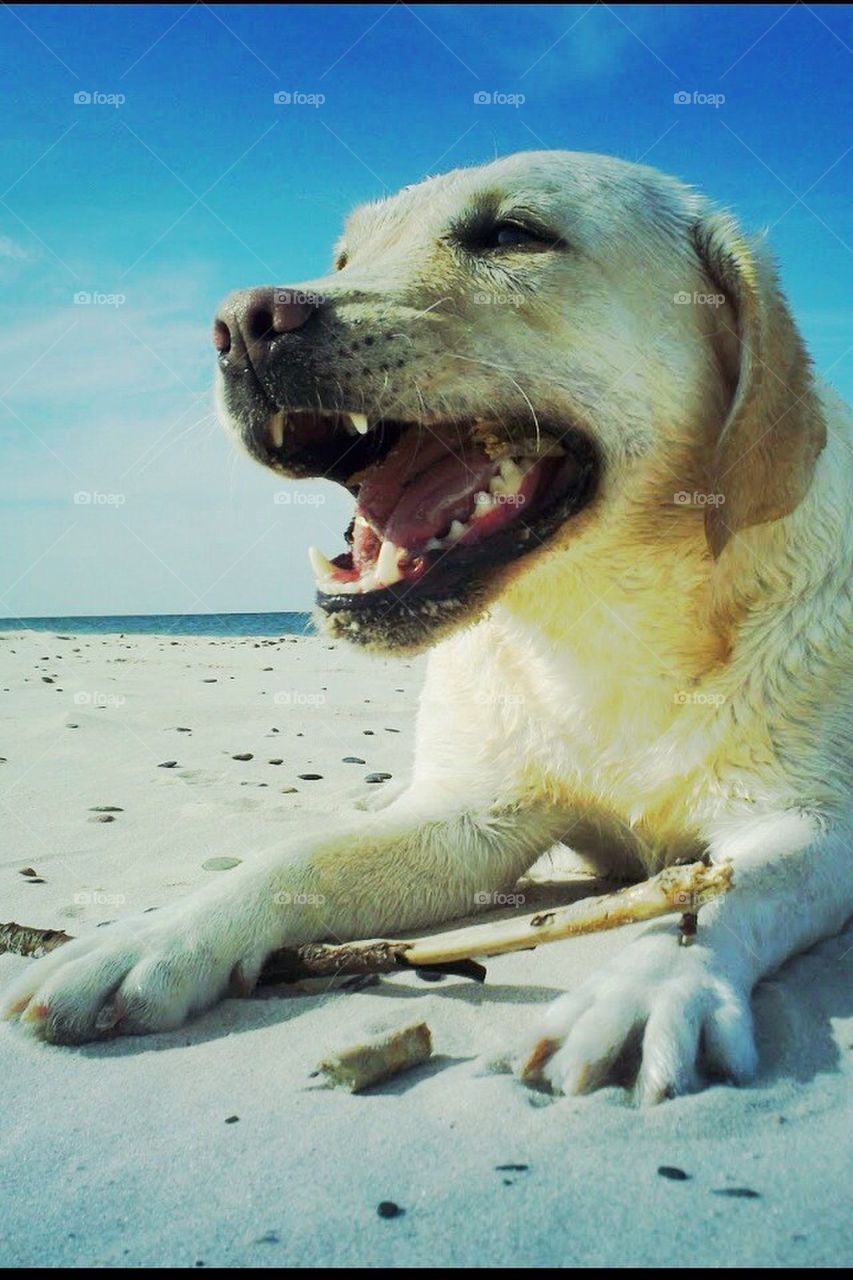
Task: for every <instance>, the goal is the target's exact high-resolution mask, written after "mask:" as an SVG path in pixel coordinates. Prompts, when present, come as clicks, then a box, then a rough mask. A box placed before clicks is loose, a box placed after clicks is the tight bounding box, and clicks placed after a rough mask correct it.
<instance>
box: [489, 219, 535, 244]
mask: <svg viewBox="0 0 853 1280" xmlns="http://www.w3.org/2000/svg"><path fill="white" fill-rule="evenodd" d="M542 243H543V241H542V239H541V237H540V236H537V235H535V234H534V232H532V231H528V230H527V228H526V227H520V226H519V225H518V223H517V222H499V223H498V224H497V226H496V227H493V228H492V230H491V232H489V233H488V234H487V235H486V237H485V239H484V244H483V248H484V249H514V248H525V249H526V248H527V247H528V246H529V245H534V246H535V245H541V244H542Z"/></svg>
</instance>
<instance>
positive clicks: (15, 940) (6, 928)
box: [0, 920, 71, 960]
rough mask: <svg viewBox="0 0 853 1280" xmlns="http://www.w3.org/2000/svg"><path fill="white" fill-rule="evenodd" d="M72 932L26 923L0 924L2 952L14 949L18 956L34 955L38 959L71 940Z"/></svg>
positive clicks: (0, 948)
mask: <svg viewBox="0 0 853 1280" xmlns="http://www.w3.org/2000/svg"><path fill="white" fill-rule="evenodd" d="M70 941H71V934H70V933H63V932H62V930H61V929H31V928H30V927H29V926H28V925H25V924H15V922H14V920H11V921H10V922H9V923H8V924H0V954H2V953H3V952H4V951H13V952H14V953H15V955H17V956H32V957H33V959H34V960H38V959H39V957H40V956H46V955H47V953H48V952H49V951H53V949H54V947H61V946H62V944H63V942H70Z"/></svg>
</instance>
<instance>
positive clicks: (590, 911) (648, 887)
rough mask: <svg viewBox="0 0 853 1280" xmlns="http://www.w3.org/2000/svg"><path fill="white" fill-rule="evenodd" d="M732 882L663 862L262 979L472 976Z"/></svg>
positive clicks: (24, 936)
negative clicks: (532, 908)
mask: <svg viewBox="0 0 853 1280" xmlns="http://www.w3.org/2000/svg"><path fill="white" fill-rule="evenodd" d="M731 884H732V868H731V866H730V865H729V864H728V863H725V864H723V865H721V866H716V867H709V866H706V864H705V863H704V862H694V863H691V864H689V865H688V866H674V867H667V868H666V870H664V871H661V872H660V874H659V875H656V876H653V877H652V878H651V879H650V880H644V881H642V882H641V883H640V884H633V885H629V886H628V888H627V889H620V890H619V891H618V892H616V893H607V894H603V895H601V896H599V897H594V898H584V899H582V900H581V901H580V902H574V903H572V904H571V906H568V907H556V908H554V909H553V910H552V911H540V912H537V913H536V914H535V915H532V916H522V917H517V918H511V919H509V920H496V921H492V922H491V923H488V924H476V925H468V926H466V927H465V928H464V929H454V930H450V931H449V932H447V933H437V934H434V935H433V936H431V937H423V938H414V939H409V940H408V941H406V940H396V941H395V940H391V939H386V938H368V939H366V940H364V941H360V942H343V943H338V944H331V943H319V942H318V943H307V944H305V945H303V946H300V947H283V948H282V949H281V950H280V951H275V952H273V954H272V955H271V956H270V957H269V959H268V960H267V963H266V965H265V966H264V971H263V973H262V975H261V980H262V981H264V982H270V981H272V982H298V981H299V980H300V979H304V978H323V977H326V978H328V977H338V976H344V975H348V974H362V973H392V972H394V971H395V970H399V969H400V968H401V967H402V968H417V969H426V968H429V967H430V966H435V967H437V968H438V967H441V968H444V970H445V971H446V972H447V971H449V972H453V971H456V972H460V973H464V974H467V975H468V976H472V977H476V976H478V975H477V969H478V968H479V966H476V965H474V964H473V963H471V957H472V956H485V955H503V954H505V953H506V952H510V951H524V950H528V949H530V948H532V947H538V946H540V945H541V944H543V943H546V942H558V941H560V940H561V939H562V938H572V937H577V936H578V935H579V934H583V933H598V932H600V931H601V930H604V929H617V928H619V927H620V926H621V925H625V924H635V923H637V921H640V920H653V919H655V917H657V916H664V915H669V914H671V913H673V912H678V913H679V914H680V915H691V916H692V915H695V914H696V913H697V912H698V910H699V907H700V906H701V905H702V903H704V902H706V901H708V900H709V899H711V898H715V897H717V896H718V895H719V894H721V893H725V892H727V890H728V889H729V888H730V887H731ZM70 941H71V938H70V937H69V935H68V934H67V933H62V932H61V931H58V930H54V929H32V928H29V927H27V926H25V925H20V924H14V923H11V924H0V951H13V952H16V953H17V954H18V955H29V956H40V955H46V954H47V953H48V952H49V951H52V950H53V949H54V948H55V947H58V946H61V945H62V944H63V943H65V942H70Z"/></svg>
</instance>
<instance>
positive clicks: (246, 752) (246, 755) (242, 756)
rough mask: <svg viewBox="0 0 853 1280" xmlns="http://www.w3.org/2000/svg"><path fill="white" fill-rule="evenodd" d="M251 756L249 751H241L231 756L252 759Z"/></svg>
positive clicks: (237, 758) (234, 758) (233, 758)
mask: <svg viewBox="0 0 853 1280" xmlns="http://www.w3.org/2000/svg"><path fill="white" fill-rule="evenodd" d="M253 758H254V757H253V756H252V753H251V751H241V752H240V753H239V754H238V755H236V756H232V757H231V759H232V760H252V759H253Z"/></svg>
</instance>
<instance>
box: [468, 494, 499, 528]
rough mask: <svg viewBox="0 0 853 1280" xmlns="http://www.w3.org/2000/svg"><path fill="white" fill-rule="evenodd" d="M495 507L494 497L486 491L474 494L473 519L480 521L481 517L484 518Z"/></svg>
mask: <svg viewBox="0 0 853 1280" xmlns="http://www.w3.org/2000/svg"><path fill="white" fill-rule="evenodd" d="M493 506H494V502H493V501H492V495H491V494H490V493H486V491H485V489H481V490H480V492H479V493H475V494H474V513H473V515H472V517H471V518H472V519H473V520H478V519H479V518H480V516H484V515H486V513H487V512H489V511H491V509H492V507H493Z"/></svg>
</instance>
